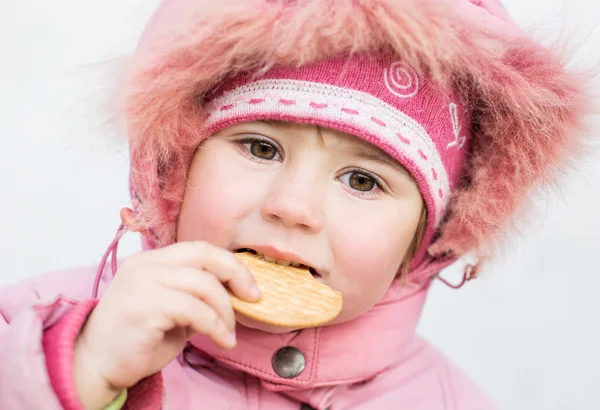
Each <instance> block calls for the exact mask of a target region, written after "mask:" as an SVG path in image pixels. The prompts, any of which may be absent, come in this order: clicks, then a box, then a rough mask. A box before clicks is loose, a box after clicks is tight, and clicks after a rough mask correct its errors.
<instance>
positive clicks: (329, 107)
mask: <svg viewBox="0 0 600 410" xmlns="http://www.w3.org/2000/svg"><path fill="white" fill-rule="evenodd" d="M207 111H208V114H207V120H206V125H207V128H208V130H209V132H211V133H212V132H214V131H216V129H218V128H219V125H220V124H223V123H224V122H227V121H231V120H232V119H240V118H242V119H243V118H245V117H250V118H251V117H253V116H254V117H259V116H264V115H267V114H273V115H275V116H284V117H289V118H298V119H305V120H315V121H324V122H335V123H341V124H348V125H350V126H351V127H353V128H357V129H361V130H364V131H365V132H366V134H368V135H371V136H373V137H374V138H376V139H378V140H379V142H380V143H381V145H387V146H388V147H391V148H392V149H394V150H396V151H397V152H401V153H402V154H403V155H406V156H407V157H408V158H409V159H410V160H411V161H412V162H413V163H414V165H415V166H416V167H417V168H418V169H419V171H420V173H421V174H422V175H423V176H424V178H425V179H426V181H425V182H426V183H425V184H421V185H422V186H421V189H424V188H427V189H428V190H429V192H428V193H425V192H424V193H423V196H424V197H429V198H430V199H431V200H432V201H433V203H434V206H435V210H436V218H435V222H434V225H435V226H437V225H438V224H439V222H440V221H441V218H442V217H443V215H444V213H445V210H446V206H447V204H448V200H449V198H450V195H449V193H450V188H449V181H448V174H447V172H446V169H445V168H444V165H443V163H442V160H441V157H440V155H439V153H438V151H437V149H436V146H435V143H434V142H433V141H432V140H431V137H430V136H429V134H428V133H427V131H426V130H425V129H424V128H423V126H421V124H419V123H418V122H417V121H416V120H414V119H413V118H411V117H409V116H408V115H406V114H405V113H403V112H401V111H399V110H397V109H395V108H394V107H392V106H390V105H389V104H386V103H385V102H383V101H381V100H379V99H378V98H376V97H374V96H372V95H370V94H368V93H365V92H362V91H357V90H350V89H346V88H341V87H336V86H332V85H328V84H319V83H312V82H308V81H298V80H276V79H271V80H260V81H256V82H253V83H250V84H246V85H243V86H241V87H238V88H236V89H234V90H232V91H229V92H227V93H225V94H223V95H222V96H220V97H218V98H216V99H214V100H213V101H211V102H210V103H209V106H208V107H207ZM375 144H376V145H377V141H375ZM386 151H388V150H387V149H386ZM426 200H427V198H426Z"/></svg>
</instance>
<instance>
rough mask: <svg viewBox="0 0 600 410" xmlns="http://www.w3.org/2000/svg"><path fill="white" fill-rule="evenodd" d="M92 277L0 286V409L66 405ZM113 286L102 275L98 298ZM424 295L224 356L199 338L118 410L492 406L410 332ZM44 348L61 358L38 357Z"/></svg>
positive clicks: (421, 290)
mask: <svg viewBox="0 0 600 410" xmlns="http://www.w3.org/2000/svg"><path fill="white" fill-rule="evenodd" d="M94 275H95V269H94V268H89V269H79V270H73V271H65V272H58V273H55V274H51V275H45V276H40V277H37V278H34V279H32V280H29V281H27V282H24V283H20V284H16V285H12V286H10V287H8V288H3V289H0V317H1V318H3V320H0V362H1V363H2V367H0V408H2V409H5V408H6V409H11V410H12V409H14V410H22V409H39V408H44V409H48V410H58V409H61V408H63V406H62V405H61V404H60V401H59V396H60V397H61V398H62V397H64V396H65V395H69V393H68V392H66V393H65V390H69V389H72V386H73V383H72V381H69V380H68V379H69V377H68V375H67V373H68V369H69V364H68V363H66V364H65V362H64V361H63V360H61V358H62V359H65V358H67V357H69V355H70V354H72V353H71V351H70V346H72V341H73V340H74V336H75V335H76V328H77V327H78V326H80V325H81V324H82V323H83V321H84V320H85V317H86V316H87V312H89V309H90V308H91V305H92V304H93V303H94V302H90V301H88V302H83V303H82V304H81V305H79V306H78V305H77V303H78V302H77V300H86V298H87V296H86V295H90V294H91V292H92V288H93V282H94V281H93V278H94ZM111 277H112V274H111V272H110V268H109V267H107V268H106V269H105V271H104V278H103V279H104V280H103V281H102V282H101V285H100V294H101V295H102V294H103V293H104V291H105V290H106V286H107V284H108V283H109V281H110V278H111ZM58 289H60V292H59V290H58ZM57 293H60V294H61V295H62V296H60V297H58V298H57V297H56V295H57ZM426 294H427V286H425V287H416V286H413V287H408V288H402V287H400V286H398V285H396V286H393V287H392V288H391V289H390V292H388V294H387V295H386V296H385V299H384V300H383V301H382V302H381V303H380V304H378V305H377V306H376V307H375V308H374V309H373V310H371V311H369V312H368V313H367V314H366V315H365V316H363V317H362V318H361V319H359V320H356V321H353V322H352V323H348V324H345V325H339V326H332V327H324V328H319V329H311V330H307V331H301V332H297V333H293V334H283V335H271V334H260V333H258V332H253V331H251V330H249V329H243V328H238V338H239V346H238V347H237V348H236V349H233V350H231V351H223V350H220V349H218V348H216V347H215V346H214V345H213V344H212V343H211V342H209V341H208V340H206V338H203V337H196V338H194V339H193V340H192V344H191V345H190V346H189V347H188V348H187V349H185V351H184V352H183V354H182V355H181V357H180V358H179V360H174V361H173V362H171V363H170V364H169V365H168V366H167V367H166V368H165V369H164V370H163V372H162V374H157V375H155V376H153V377H151V378H149V379H147V380H144V381H143V382H142V383H140V384H138V385H137V386H136V387H135V388H133V389H131V391H130V398H129V400H128V402H127V409H131V410H133V409H136V410H137V409H148V410H158V409H163V410H164V409H167V408H169V409H192V408H198V406H199V405H200V404H201V405H202V407H203V408H207V409H220V408H227V409H231V410H248V409H266V410H268V409H273V410H275V409H277V410H299V409H300V406H301V405H302V403H306V404H308V405H310V406H312V407H313V408H315V409H319V410H324V409H326V408H328V407H329V406H331V409H332V410H344V409H345V410H350V409H352V410H357V409H379V408H411V409H424V410H490V409H492V408H493V407H492V405H491V404H490V403H489V401H488V399H487V398H486V397H485V395H484V394H483V393H482V392H481V390H479V388H478V387H477V386H476V385H474V384H473V383H472V382H471V381H470V380H469V379H468V378H467V377H466V376H465V375H464V374H463V373H462V372H461V371H460V370H458V369H457V368H456V367H455V366H454V365H453V364H452V363H451V362H450V361H449V360H448V359H446V358H445V357H444V356H443V355H441V354H440V353H439V352H437V351H436V350H435V349H433V348H432V347H430V346H429V345H428V344H427V343H426V342H425V341H423V340H422V339H420V338H419V337H418V336H417V335H416V334H415V326H416V324H417V322H418V319H419V316H420V314H421V309H422V306H423V303H424V302H425V299H426ZM44 330H45V331H46V332H47V333H46V336H45V337H44V336H43V331H44ZM44 339H45V340H44ZM44 341H45V343H44ZM44 345H45V346H44ZM288 345H289V346H295V347H297V348H299V349H300V350H301V351H302V352H303V354H304V355H305V357H306V362H307V366H306V368H305V370H304V371H303V372H302V373H301V374H300V376H298V377H297V378H296V379H283V378H281V377H279V376H278V375H277V374H276V373H275V372H274V371H273V369H272V367H271V361H272V357H273V354H274V353H275V352H276V351H277V349H279V348H281V347H283V346H288ZM44 347H45V348H46V349H45V350H46V352H48V353H49V352H50V351H52V352H59V355H57V356H56V357H47V356H44V354H43V353H42V352H44ZM59 356H60V357H59ZM46 363H48V365H50V366H53V368H52V369H47V366H46ZM54 366H56V367H54ZM49 375H50V377H51V378H52V380H53V381H50V380H51V379H50V377H49ZM163 380H164V382H163ZM53 385H55V386H57V389H56V390H57V391H55V389H53V388H52V386H53ZM69 386H70V387H69ZM163 386H164V396H163ZM71 397H72V396H71ZM138 400H139V401H138Z"/></svg>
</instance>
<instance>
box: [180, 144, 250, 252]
mask: <svg viewBox="0 0 600 410" xmlns="http://www.w3.org/2000/svg"><path fill="white" fill-rule="evenodd" d="M207 151H208V150H207ZM205 153H208V152H205ZM213 157H214V156H213ZM220 159H222V160H223V161H216V160H214V159H211V158H210V156H208V155H203V156H201V157H199V158H196V159H195V161H194V163H193V164H192V168H191V169H190V180H189V183H188V187H187V188H186V192H185V196H184V201H183V204H182V209H181V214H180V216H179V228H178V235H177V239H178V240H179V241H184V240H204V241H208V242H211V243H214V244H217V245H220V246H227V245H229V240H230V238H231V236H232V235H233V233H234V229H235V227H236V225H237V223H238V222H239V220H240V219H241V218H243V217H244V216H245V215H246V214H247V213H248V212H249V209H250V207H251V205H250V204H251V203H252V202H253V200H252V192H253V190H252V185H251V184H250V183H249V181H247V180H244V178H243V177H242V178H240V175H244V173H240V172H235V171H236V170H235V169H232V167H231V166H229V167H227V166H225V165H224V164H225V163H228V162H229V164H231V161H227V158H223V157H221V158H220Z"/></svg>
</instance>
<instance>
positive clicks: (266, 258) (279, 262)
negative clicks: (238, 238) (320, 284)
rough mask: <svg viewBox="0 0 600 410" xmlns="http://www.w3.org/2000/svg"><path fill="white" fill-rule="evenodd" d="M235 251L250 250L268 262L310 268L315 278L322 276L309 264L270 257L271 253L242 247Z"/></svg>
mask: <svg viewBox="0 0 600 410" xmlns="http://www.w3.org/2000/svg"><path fill="white" fill-rule="evenodd" d="M234 252H235V253H238V252H250V253H252V254H254V255H258V256H260V257H262V258H263V259H264V260H266V261H267V262H271V263H276V264H278V265H282V266H293V267H295V268H300V269H306V270H308V271H309V272H310V273H311V275H313V277H314V278H315V279H318V278H320V277H321V275H320V274H319V273H318V272H317V271H316V270H315V269H314V268H313V267H311V266H307V265H304V264H302V263H299V262H295V261H286V260H279V259H275V258H272V257H270V256H269V255H265V254H264V253H261V252H258V251H255V250H254V249H250V248H240V249H237V250H235V251H234Z"/></svg>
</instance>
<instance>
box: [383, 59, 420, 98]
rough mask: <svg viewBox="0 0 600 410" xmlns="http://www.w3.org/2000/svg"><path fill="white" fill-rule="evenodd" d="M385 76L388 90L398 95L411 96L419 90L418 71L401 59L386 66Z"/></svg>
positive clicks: (402, 96)
mask: <svg viewBox="0 0 600 410" xmlns="http://www.w3.org/2000/svg"><path fill="white" fill-rule="evenodd" d="M383 77H384V81H385V86H386V87H387V89H388V91H389V92H391V93H392V94H394V95H395V96H397V97H401V98H410V97H414V96H415V95H417V93H418V92H419V76H418V74H417V72H416V71H415V70H414V69H412V68H411V67H410V66H408V65H407V64H404V63H402V62H400V61H396V62H394V63H392V65H390V66H389V67H388V68H385V69H384V71H383Z"/></svg>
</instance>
